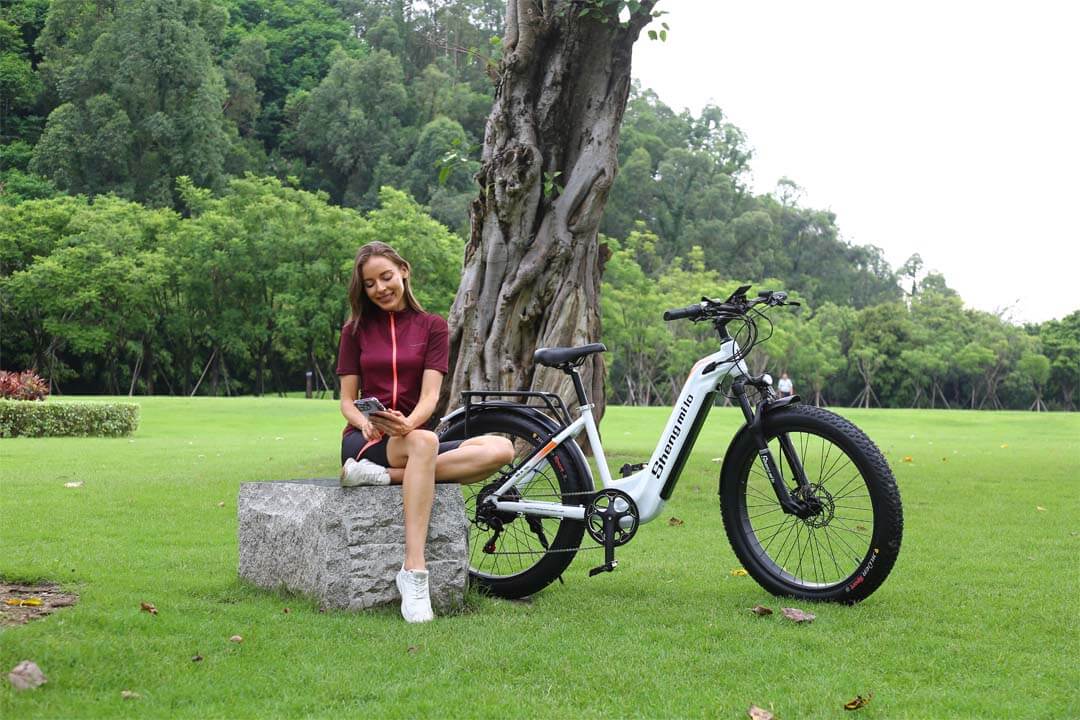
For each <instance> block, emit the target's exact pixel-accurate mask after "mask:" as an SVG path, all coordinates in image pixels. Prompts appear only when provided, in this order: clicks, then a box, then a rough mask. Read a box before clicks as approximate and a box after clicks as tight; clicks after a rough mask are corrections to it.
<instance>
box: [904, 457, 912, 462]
mask: <svg viewBox="0 0 1080 720" xmlns="http://www.w3.org/2000/svg"><path fill="white" fill-rule="evenodd" d="M904 462H913V461H912V459H911V456H910V455H905V456H904Z"/></svg>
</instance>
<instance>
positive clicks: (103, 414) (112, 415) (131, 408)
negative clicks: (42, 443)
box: [0, 399, 139, 438]
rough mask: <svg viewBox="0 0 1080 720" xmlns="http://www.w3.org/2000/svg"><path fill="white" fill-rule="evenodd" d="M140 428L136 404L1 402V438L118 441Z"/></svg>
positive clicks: (1, 400) (0, 400)
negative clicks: (103, 438)
mask: <svg viewBox="0 0 1080 720" xmlns="http://www.w3.org/2000/svg"><path fill="white" fill-rule="evenodd" d="M138 427H139V406H138V405H136V404H135V403H87V402H56V401H55V400H53V401H49V402H44V403H43V402H34V401H32V400H4V399H0V437H3V438H12V437H20V436H21V437H87V436H91V437H120V436H124V435H131V434H132V433H133V432H135V430H136V429H138Z"/></svg>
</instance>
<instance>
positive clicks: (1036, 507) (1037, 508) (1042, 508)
mask: <svg viewBox="0 0 1080 720" xmlns="http://www.w3.org/2000/svg"><path fill="white" fill-rule="evenodd" d="M1035 509H1036V510H1038V511H1039V512H1046V508H1044V507H1043V506H1042V505H1036V506H1035Z"/></svg>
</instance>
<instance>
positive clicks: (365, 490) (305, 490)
mask: <svg viewBox="0 0 1080 720" xmlns="http://www.w3.org/2000/svg"><path fill="white" fill-rule="evenodd" d="M237 514H238V516H239V532H238V534H239V543H240V577H241V578H243V579H244V580H247V581H249V582H252V583H254V584H255V585H258V586H259V587H264V588H268V589H276V588H285V589H287V590H291V591H294V592H298V593H301V594H304V595H308V596H310V597H313V598H316V599H318V600H319V601H320V602H321V603H322V605H323V606H324V607H326V608H335V609H340V610H361V609H365V608H371V607H375V606H378V605H384V604H389V603H398V602H400V600H401V598H400V595H399V594H398V590H397V585H395V583H394V577H395V575H396V574H397V571H398V570H399V569H400V568H401V562H402V560H403V559H404V557H405V525H404V514H403V511H402V496H401V486H394V485H391V486H389V487H354V488H343V487H340V486H339V485H338V481H337V480H330V479H315V480H288V481H281V482H262V483H243V484H242V485H241V486H240V498H239V502H238V504H237ZM467 541H468V521H467V520H466V519H465V503H464V500H463V498H462V494H461V487H460V486H459V485H456V484H439V485H436V486H435V502H434V505H433V507H432V513H431V524H430V526H429V528H428V539H427V547H426V551H425V559H426V561H427V567H428V570H429V572H430V573H431V575H430V583H431V602H432V605H433V606H434V607H435V610H436V611H437V612H438V611H443V612H445V611H446V610H449V609H451V608H453V607H455V606H458V605H460V604H461V603H462V601H463V600H464V598H465V586H466V583H467V582H468V575H469V555H468V545H467Z"/></svg>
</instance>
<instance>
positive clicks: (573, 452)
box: [439, 400, 596, 487]
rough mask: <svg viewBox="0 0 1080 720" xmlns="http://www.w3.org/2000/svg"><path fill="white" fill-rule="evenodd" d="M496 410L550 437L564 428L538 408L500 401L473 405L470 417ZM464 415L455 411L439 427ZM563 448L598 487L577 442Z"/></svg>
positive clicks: (593, 485)
mask: <svg viewBox="0 0 1080 720" xmlns="http://www.w3.org/2000/svg"><path fill="white" fill-rule="evenodd" d="M494 410H501V411H504V412H514V413H520V414H522V415H525V416H526V417H528V418H529V419H530V420H532V421H533V422H535V423H537V424H538V425H540V426H541V427H542V428H543V429H544V431H545V432H546V433H548V435H549V436H554V435H556V434H558V432H559V431H560V430H561V429H562V427H563V426H562V425H560V424H559V423H557V422H555V421H554V420H552V419H551V418H550V417H549V416H547V415H545V414H544V413H542V412H540V410H539V409H537V408H533V407H528V406H525V405H520V404H518V403H512V402H500V401H497V400H496V401H492V402H488V403H484V404H483V405H473V406H472V407H470V408H469V411H470V415H469V416H470V417H475V416H476V415H479V414H480V413H483V412H491V411H494ZM464 415H465V408H464V407H459V408H458V409H457V410H454V411H453V412H452V413H450V414H449V415H447V416H445V417H443V418H442V420H440V421H439V427H440V428H442V427H443V426H449V425H451V424H453V423H454V422H455V421H456V420H458V419H460V418H462V417H463V416H464ZM562 447H564V448H565V449H566V450H567V452H569V453H570V459H571V461H572V462H573V463H574V464H575V466H576V467H575V470H577V472H578V473H579V474H580V475H581V477H584V478H587V479H588V481H589V485H590V487H596V483H595V482H593V474H592V469H591V468H589V463H588V461H587V460H586V459H585V453H583V452H582V451H581V447H580V446H579V445H578V444H577V443H576V442H566V443H563V445H562Z"/></svg>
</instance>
